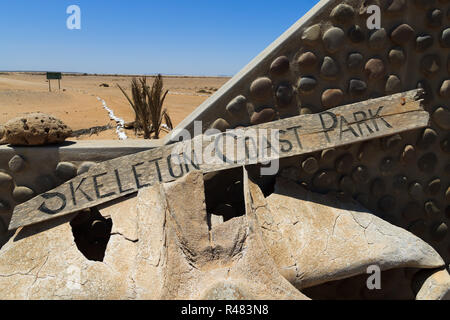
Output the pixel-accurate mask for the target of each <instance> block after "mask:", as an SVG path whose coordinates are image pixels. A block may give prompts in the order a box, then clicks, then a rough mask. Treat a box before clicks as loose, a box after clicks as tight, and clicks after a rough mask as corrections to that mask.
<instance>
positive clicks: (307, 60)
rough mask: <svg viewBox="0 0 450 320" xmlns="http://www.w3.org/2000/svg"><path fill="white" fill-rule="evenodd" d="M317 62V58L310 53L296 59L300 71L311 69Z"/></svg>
mask: <svg viewBox="0 0 450 320" xmlns="http://www.w3.org/2000/svg"><path fill="white" fill-rule="evenodd" d="M317 62H318V59H317V56H316V55H315V54H314V53H312V52H311V51H308V52H305V53H303V54H302V55H301V56H300V57H298V59H297V63H298V66H299V67H300V69H313V68H314V67H315V66H316V65H317Z"/></svg>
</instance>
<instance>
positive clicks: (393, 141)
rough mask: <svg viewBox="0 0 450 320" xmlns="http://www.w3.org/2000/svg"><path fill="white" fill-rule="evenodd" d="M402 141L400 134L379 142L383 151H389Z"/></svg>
mask: <svg viewBox="0 0 450 320" xmlns="http://www.w3.org/2000/svg"><path fill="white" fill-rule="evenodd" d="M402 140H403V138H402V136H401V135H400V134H394V135H392V136H389V137H386V138H383V139H382V140H381V141H382V143H381V145H382V147H383V150H385V151H386V150H389V149H391V148H394V147H396V146H398V145H399V144H400V142H401V141H402Z"/></svg>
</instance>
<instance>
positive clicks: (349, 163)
mask: <svg viewBox="0 0 450 320" xmlns="http://www.w3.org/2000/svg"><path fill="white" fill-rule="evenodd" d="M353 162H354V159H353V156H352V155H351V154H350V153H347V154H345V155H343V156H341V157H340V158H339V159H337V160H336V171H337V172H338V173H350V172H351V171H352V167H353Z"/></svg>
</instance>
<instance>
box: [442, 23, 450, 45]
mask: <svg viewBox="0 0 450 320" xmlns="http://www.w3.org/2000/svg"><path fill="white" fill-rule="evenodd" d="M441 45H442V46H443V47H444V48H450V28H447V29H445V30H444V31H442V34H441Z"/></svg>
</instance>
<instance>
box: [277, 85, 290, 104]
mask: <svg viewBox="0 0 450 320" xmlns="http://www.w3.org/2000/svg"><path fill="white" fill-rule="evenodd" d="M275 96H276V97H277V102H278V104H279V106H280V107H283V106H287V105H289V104H290V103H291V102H292V98H293V97H294V91H293V90H292V86H291V85H290V84H288V83H282V84H280V85H279V86H278V88H277V91H276V93H275Z"/></svg>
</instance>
